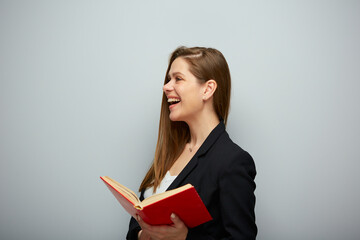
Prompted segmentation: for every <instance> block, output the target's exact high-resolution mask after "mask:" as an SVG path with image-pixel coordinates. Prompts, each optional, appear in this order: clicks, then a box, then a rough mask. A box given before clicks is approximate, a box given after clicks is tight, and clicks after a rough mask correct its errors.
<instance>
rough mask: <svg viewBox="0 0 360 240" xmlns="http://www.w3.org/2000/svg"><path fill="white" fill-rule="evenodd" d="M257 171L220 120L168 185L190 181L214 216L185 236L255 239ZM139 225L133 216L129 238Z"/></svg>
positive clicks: (238, 239)
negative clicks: (255, 180)
mask: <svg viewBox="0 0 360 240" xmlns="http://www.w3.org/2000/svg"><path fill="white" fill-rule="evenodd" d="M255 175H256V170H255V164H254V161H253V159H252V157H251V156H250V155H249V154H248V153H247V152H246V151H244V150H243V149H242V148H240V147H239V146H238V145H236V144H235V143H233V142H232V141H231V139H230V138H229V135H228V133H227V132H226V131H225V125H224V123H223V122H222V121H221V122H220V123H219V124H218V126H216V127H215V128H214V130H213V131H212V132H211V133H210V134H209V136H208V137H207V138H206V140H205V142H204V143H203V144H202V145H201V147H200V148H199V150H198V151H197V152H196V154H195V155H194V157H193V158H192V159H191V160H190V162H189V163H188V164H187V165H186V167H185V168H184V169H183V170H182V172H181V173H180V174H179V175H178V177H177V178H176V179H175V180H174V182H173V183H172V184H171V185H170V187H169V188H168V190H170V189H174V188H177V187H180V186H182V185H185V184H187V183H191V184H192V185H193V186H194V187H195V188H196V190H197V191H198V193H199V195H200V197H201V199H202V200H203V202H204V204H205V205H206V207H207V209H208V210H209V212H210V214H211V216H212V217H213V220H212V221H210V222H207V223H204V224H202V225H200V226H198V227H195V228H189V232H188V235H187V238H186V239H194V240H195V239H196V240H201V239H216V240H219V239H223V240H225V239H236V240H242V239H246V240H252V239H255V238H256V234H257V227H256V224H255V213H254V207H255V195H254V191H255V182H254V179H255ZM143 194H144V191H143V192H142V193H141V196H140V199H141V200H142V199H143ZM140 229H141V228H140V226H139V225H138V223H137V222H136V220H135V219H134V218H131V220H130V226H129V231H128V234H127V239H129V240H135V239H137V234H138V232H139V231H140Z"/></svg>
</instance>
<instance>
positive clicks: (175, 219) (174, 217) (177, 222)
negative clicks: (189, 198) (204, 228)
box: [170, 213, 185, 227]
mask: <svg viewBox="0 0 360 240" xmlns="http://www.w3.org/2000/svg"><path fill="white" fill-rule="evenodd" d="M170 219H171V221H172V222H173V223H174V225H175V227H180V226H183V225H185V224H184V222H183V221H181V219H180V218H179V217H178V216H177V215H176V214H175V213H172V214H171V215H170Z"/></svg>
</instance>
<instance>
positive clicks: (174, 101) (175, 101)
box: [168, 98, 180, 105]
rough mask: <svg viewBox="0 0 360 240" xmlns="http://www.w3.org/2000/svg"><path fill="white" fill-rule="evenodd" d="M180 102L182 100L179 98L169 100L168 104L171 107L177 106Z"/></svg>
mask: <svg viewBox="0 0 360 240" xmlns="http://www.w3.org/2000/svg"><path fill="white" fill-rule="evenodd" d="M179 102H180V99H179V98H169V99H168V103H169V105H174V104H177V103H179Z"/></svg>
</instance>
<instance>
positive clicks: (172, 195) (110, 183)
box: [100, 176, 212, 228]
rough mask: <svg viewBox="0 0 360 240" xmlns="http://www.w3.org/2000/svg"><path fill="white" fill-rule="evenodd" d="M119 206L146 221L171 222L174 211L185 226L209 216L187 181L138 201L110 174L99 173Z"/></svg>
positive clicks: (167, 223) (209, 218) (197, 222)
mask: <svg viewBox="0 0 360 240" xmlns="http://www.w3.org/2000/svg"><path fill="white" fill-rule="evenodd" d="M100 178H101V179H102V180H103V181H104V182H105V184H106V186H107V187H108V188H109V189H110V191H111V192H112V194H114V196H115V197H116V199H117V200H118V201H119V203H120V204H121V206H123V208H124V209H125V210H126V211H127V212H128V213H130V215H131V216H133V217H135V218H136V214H138V215H139V216H140V217H141V218H142V219H143V220H144V221H145V222H146V223H148V224H150V225H171V224H173V222H172V221H171V219H170V215H171V213H175V214H176V215H177V216H179V217H180V219H181V220H182V221H183V222H184V223H185V225H186V226H187V227H189V228H193V227H196V226H198V225H200V224H203V223H205V222H207V221H210V220H212V217H211V216H210V214H209V212H208V210H207V209H206V207H205V205H204V203H203V202H202V200H201V198H200V196H199V194H198V193H197V192H196V190H195V188H194V187H193V186H192V185H191V184H186V185H184V186H182V187H179V188H176V189H173V190H169V191H166V192H164V193H159V194H155V195H153V196H151V197H148V198H146V199H144V200H143V201H140V200H139V198H138V197H137V196H136V194H135V193H134V192H133V191H131V190H130V189H128V188H127V187H125V186H123V185H121V184H120V183H118V182H116V181H115V180H113V179H111V178H110V177H106V176H104V177H100Z"/></svg>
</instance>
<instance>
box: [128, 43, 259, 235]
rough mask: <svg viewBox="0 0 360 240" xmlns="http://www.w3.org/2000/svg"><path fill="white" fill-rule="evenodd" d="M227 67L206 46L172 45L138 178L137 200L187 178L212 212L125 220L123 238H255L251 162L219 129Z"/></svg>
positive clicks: (224, 114) (225, 114)
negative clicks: (201, 216) (151, 143)
mask: <svg viewBox="0 0 360 240" xmlns="http://www.w3.org/2000/svg"><path fill="white" fill-rule="evenodd" d="M230 90H231V81H230V72H229V68H228V65H227V62H226V60H225V58H224V56H223V55H222V54H221V53H220V52H219V51H218V50H216V49H212V48H202V47H194V48H185V47H180V48H178V49H176V50H175V51H174V52H173V53H172V55H171V57H170V61H169V66H168V69H167V71H166V76H165V83H164V87H163V91H164V94H163V99H162V106H161V113H160V123H159V135H158V141H157V146H156V151H155V158H154V162H153V164H152V166H151V168H150V169H149V171H148V173H147V174H146V176H145V178H144V180H143V182H142V183H141V186H140V191H141V196H140V199H141V200H142V199H143V198H144V196H145V197H149V196H150V195H152V194H153V193H160V192H164V191H165V190H170V189H174V188H177V187H180V186H182V185H185V184H187V183H191V184H192V185H193V186H194V187H195V188H196V190H197V191H198V193H199V195H200V197H201V199H202V200H203V202H204V204H205V205H206V207H207V209H208V210H209V213H210V214H211V216H212V218H213V220H211V221H209V222H207V223H204V224H201V225H200V226H198V227H195V228H191V229H190V228H187V227H186V225H185V224H184V223H183V222H182V221H181V219H180V218H179V217H178V216H176V215H175V214H172V215H171V220H172V221H173V223H174V224H173V225H171V226H167V225H166V226H150V225H148V224H146V223H145V222H144V221H143V220H142V219H141V218H140V217H139V216H138V217H137V219H136V220H135V219H134V218H132V219H131V221H130V227H129V232H128V234H127V239H131V240H132V239H153V240H156V239H197V240H198V239H255V238H256V234H257V227H256V224H255V214H254V207H255V196H254V190H255V183H254V178H255V175H256V170H255V165H254V162H253V160H252V158H251V156H250V155H249V154H248V153H247V152H246V151H244V150H243V149H241V148H240V147H239V146H237V145H236V144H235V143H233V142H232V141H231V139H230V138H229V135H228V134H227V132H226V130H225V125H226V121H227V117H228V112H229V106H230Z"/></svg>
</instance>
